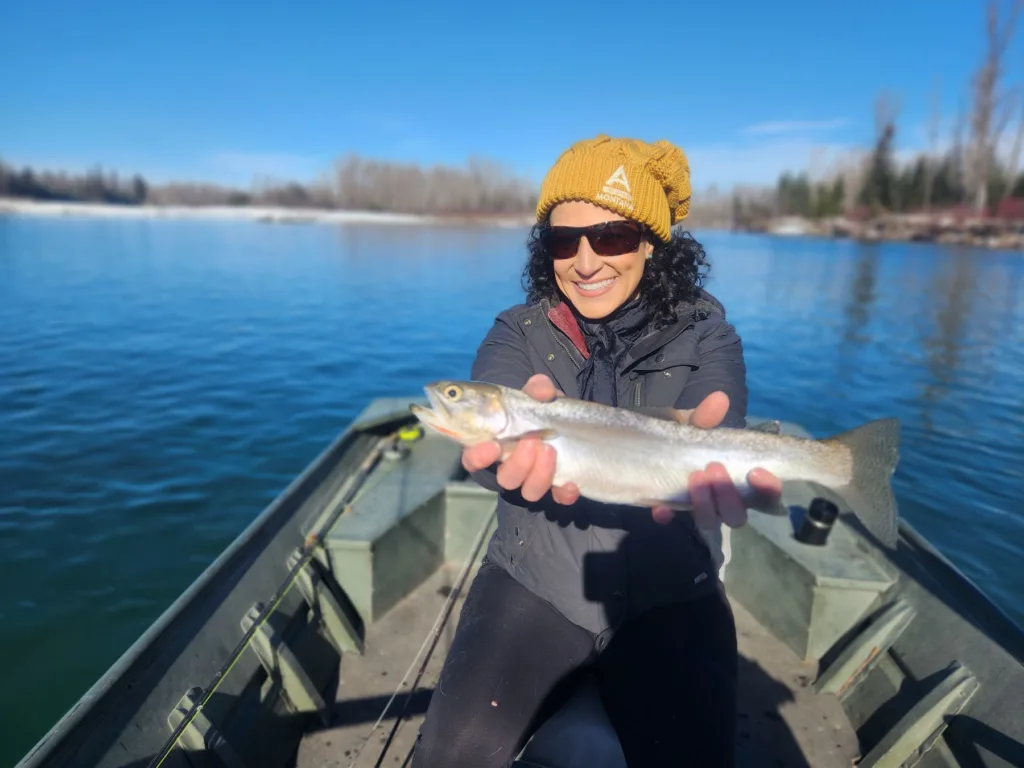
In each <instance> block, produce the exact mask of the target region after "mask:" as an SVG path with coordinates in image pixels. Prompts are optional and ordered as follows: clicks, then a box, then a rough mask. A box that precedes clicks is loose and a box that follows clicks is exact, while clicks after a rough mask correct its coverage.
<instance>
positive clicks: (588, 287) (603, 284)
mask: <svg viewBox="0 0 1024 768" xmlns="http://www.w3.org/2000/svg"><path fill="white" fill-rule="evenodd" d="M614 282H615V278H614V277H609V278H608V279H607V280H601V281H600V282H597V283H576V287H577V288H579V289H580V290H581V291H599V290H601V289H602V288H607V287H608V286H609V285H611V284H612V283H614Z"/></svg>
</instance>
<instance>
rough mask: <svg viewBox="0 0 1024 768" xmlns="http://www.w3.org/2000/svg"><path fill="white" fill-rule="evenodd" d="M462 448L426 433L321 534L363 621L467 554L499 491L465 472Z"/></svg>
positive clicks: (383, 467)
mask: <svg viewBox="0 0 1024 768" xmlns="http://www.w3.org/2000/svg"><path fill="white" fill-rule="evenodd" d="M461 456H462V451H461V448H460V447H459V446H458V445H456V444H455V443H453V442H452V441H451V440H448V439H446V438H443V437H440V436H433V435H430V434H426V435H424V436H423V437H421V438H419V439H418V440H417V441H416V442H415V443H413V444H412V446H411V447H410V448H407V449H405V450H403V452H402V453H401V454H400V455H399V456H393V457H392V458H389V459H383V460H382V461H381V462H380V464H378V465H377V467H376V468H375V469H374V471H373V472H372V473H371V474H370V475H369V477H368V478H367V480H366V483H365V484H364V486H363V488H362V489H361V490H360V492H359V494H358V495H357V497H356V498H355V500H354V501H353V503H352V504H351V509H350V510H349V511H347V512H346V513H345V514H344V515H342V516H341V517H340V518H339V519H338V521H337V523H336V524H335V525H334V526H333V527H332V529H331V530H330V531H329V533H328V534H327V536H326V537H325V538H324V542H323V543H324V552H325V556H326V557H327V558H328V559H329V567H330V570H331V571H332V572H333V574H334V575H335V578H336V579H337V580H338V582H339V583H340V584H342V585H344V589H345V593H346V595H347V596H348V598H349V600H350V601H351V602H352V605H353V607H354V608H355V610H356V611H357V612H358V613H359V615H360V617H361V618H362V621H363V622H364V623H365V624H369V623H372V622H374V621H376V620H377V619H379V618H380V617H381V616H382V615H384V614H385V613H387V612H388V611H389V610H390V609H391V608H392V607H394V605H395V604H396V603H398V602H399V601H400V600H401V599H402V598H404V597H405V596H406V595H408V594H410V593H411V592H412V591H413V590H414V589H415V588H416V587H418V586H419V585H420V584H421V583H422V582H423V581H425V580H426V579H427V578H428V577H429V576H430V575H431V574H432V573H434V572H435V571H436V570H437V569H438V568H439V567H440V566H442V565H443V564H445V563H456V564H459V565H461V564H462V563H463V562H464V560H465V558H466V557H467V556H468V554H469V551H470V547H471V546H472V543H473V540H474V539H475V537H476V533H477V532H478V531H479V528H480V527H481V525H483V524H485V523H486V521H487V518H488V517H489V515H490V513H491V512H492V511H493V509H494V505H495V503H496V494H494V493H493V492H491V491H488V490H486V489H484V488H481V487H479V486H478V485H476V484H475V483H473V482H472V481H469V480H466V479H465V475H466V472H465V470H464V469H463V468H462V458H461ZM467 518H475V519H476V520H478V521H479V522H477V523H476V524H474V523H473V521H472V520H468V519H467Z"/></svg>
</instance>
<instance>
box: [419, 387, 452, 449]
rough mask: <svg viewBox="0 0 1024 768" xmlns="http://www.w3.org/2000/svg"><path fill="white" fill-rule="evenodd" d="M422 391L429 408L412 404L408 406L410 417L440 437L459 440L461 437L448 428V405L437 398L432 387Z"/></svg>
mask: <svg viewBox="0 0 1024 768" xmlns="http://www.w3.org/2000/svg"><path fill="white" fill-rule="evenodd" d="M423 391H424V393H426V395H427V399H428V400H429V401H430V407H428V408H425V407H424V406H422V405H419V404H418V403H412V404H410V405H409V410H410V411H411V412H412V415H413V416H415V417H416V418H417V419H419V420H420V422H421V423H422V424H423V425H424V426H427V427H430V428H431V429H433V430H434V431H436V432H440V433H441V434H442V435H446V436H448V437H451V438H454V439H459V438H460V437H461V435H460V434H459V433H457V432H455V430H453V429H451V428H450V427H449V426H448V424H449V423H450V420H449V417H450V411H449V410H448V405H447V404H446V403H445V402H444V401H443V400H442V399H441V398H440V397H438V395H437V393H436V391H435V388H434V387H432V386H429V385H428V386H426V387H424V388H423Z"/></svg>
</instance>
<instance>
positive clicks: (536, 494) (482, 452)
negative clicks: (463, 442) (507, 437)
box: [462, 373, 580, 504]
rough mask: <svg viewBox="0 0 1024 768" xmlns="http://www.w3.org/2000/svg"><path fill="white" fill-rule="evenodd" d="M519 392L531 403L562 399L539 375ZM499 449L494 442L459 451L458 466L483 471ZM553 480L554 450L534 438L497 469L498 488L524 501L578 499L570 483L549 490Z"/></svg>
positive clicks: (497, 457) (568, 501) (518, 445)
mask: <svg viewBox="0 0 1024 768" xmlns="http://www.w3.org/2000/svg"><path fill="white" fill-rule="evenodd" d="M523 392H525V393H526V394H528V395H529V396H530V397H532V398H533V399H534V400H540V401H547V400H554V399H555V398H556V397H560V396H562V395H563V393H562V392H559V391H558V389H556V388H555V385H554V383H553V382H552V381H551V379H549V378H548V377H547V376H545V375H544V374H542V373H538V374H535V375H534V376H531V377H530V378H529V380H528V381H527V382H526V384H525V385H523ZM501 453H502V451H501V446H500V445H498V443H497V442H494V441H491V442H487V443H479V444H478V445H474V446H472V447H470V448H466V449H464V450H463V451H462V466H464V467H465V468H466V470H467V471H469V472H477V471H479V470H481V469H485V468H487V467H489V466H491V465H492V464H494V463H495V462H496V461H499V460H501ZM554 478H555V449H554V448H552V447H551V446H550V445H548V444H546V443H545V442H543V441H542V440H541V439H540V438H537V437H528V438H524V439H523V440H520V441H518V442H517V443H516V445H515V448H513V449H512V452H511V453H510V454H509V455H508V456H507V457H506V458H505V459H504V460H503V461H501V464H500V465H499V466H498V472H497V480H498V485H500V486H501V487H502V488H504V489H505V490H506V491H511V490H514V489H516V488H519V493H520V495H522V497H523V498H524V499H526V500H527V501H539V500H540V499H541V498H542V497H543V496H544V494H546V493H547V492H548V491H549V490H550V491H551V497H552V498H553V499H554V500H555V501H556V502H558V503H559V504H573V503H575V502H576V500H577V499H579V497H580V491H579V488H577V487H576V486H575V485H574V484H573V483H568V484H566V485H562V486H553V485H552V481H553V480H554Z"/></svg>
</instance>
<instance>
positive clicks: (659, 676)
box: [412, 563, 737, 768]
mask: <svg viewBox="0 0 1024 768" xmlns="http://www.w3.org/2000/svg"><path fill="white" fill-rule="evenodd" d="M586 669H589V670H590V671H592V672H593V674H594V678H595V680H596V681H597V685H598V688H599V690H600V693H601V700H602V703H603V705H604V708H605V710H606V711H607V713H608V716H609V718H610V720H611V722H612V725H613V726H614V727H615V731H616V733H617V735H618V738H619V741H620V743H621V744H622V749H623V752H624V754H625V756H626V762H627V763H628V765H629V768H646V766H658V767H659V768H665V767H666V766H682V765H694V766H708V767H709V768H717V767H718V766H732V765H733V761H734V752H735V728H736V674H737V649H736V627H735V624H734V622H733V617H732V612H731V610H730V608H729V605H728V602H726V600H725V598H724V596H722V595H720V594H717V593H716V594H713V595H711V596H709V597H705V598H701V599H699V600H695V601H693V602H689V603H681V604H675V605H669V606H664V607H662V608H658V609H655V610H653V611H651V612H649V613H647V614H644V615H643V616H641V617H639V618H636V619H632V620H630V621H629V622H627V623H626V624H625V625H623V626H622V627H621V628H620V629H619V630H618V631H617V632H616V635H615V637H614V638H613V639H612V641H611V642H610V643H609V644H608V647H607V648H605V650H604V651H603V652H602V653H600V654H598V653H597V652H596V651H595V647H594V638H593V635H591V634H590V633H589V632H587V631H586V630H584V629H582V628H580V627H578V626H577V625H575V624H573V623H571V622H570V621H569V620H568V619H566V618H565V617H563V616H562V615H561V614H560V613H558V612H557V611H556V610H555V609H554V608H553V607H552V606H551V605H550V604H548V603H547V602H545V601H544V600H541V599H540V598H538V597H537V596H535V595H534V594H533V593H532V592H530V591H529V590H528V589H526V588H525V587H523V586H522V585H521V584H519V582H517V581H516V580H515V579H513V578H512V577H511V576H510V575H509V574H508V573H507V572H506V571H505V570H504V569H503V568H501V567H500V566H498V565H494V564H490V563H485V564H484V565H483V566H482V567H481V569H480V571H479V573H478V574H477V577H476V579H475V580H474V581H473V584H472V586H471V587H470V590H469V593H468V594H467V595H466V603H465V605H464V606H463V608H462V615H461V618H460V620H459V626H458V630H457V631H456V633H455V638H454V640H453V642H452V646H451V649H450V650H449V651H448V656H447V658H446V659H445V663H444V667H443V669H442V670H441V675H440V678H439V680H438V683H437V687H436V688H435V689H434V693H433V694H432V696H431V699H430V705H429V707H428V709H427V714H426V721H425V722H424V724H423V728H422V730H421V733H420V740H419V743H418V744H417V747H416V751H415V754H414V755H413V761H412V766H413V768H441V767H442V766H444V768H461V767H462V766H466V767H467V768H469V767H470V766H471V767H472V768H498V767H499V766H508V765H509V764H511V762H512V760H514V759H515V757H516V755H518V753H519V751H520V750H521V749H522V747H523V744H524V743H525V740H526V738H527V737H528V736H529V735H530V733H531V732H532V730H533V728H534V727H536V726H537V725H538V724H539V722H540V720H542V719H543V718H544V717H546V716H548V715H550V714H551V713H553V711H554V710H555V709H556V708H557V707H558V706H559V705H560V704H561V703H563V702H564V701H565V699H566V697H567V696H568V694H569V693H570V690H569V689H570V687H571V685H572V683H573V682H574V681H575V679H576V677H577V676H578V675H579V674H580V672H581V670H586Z"/></svg>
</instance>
